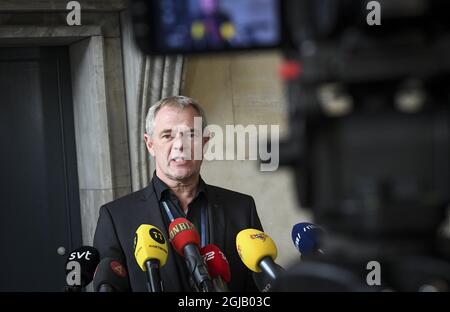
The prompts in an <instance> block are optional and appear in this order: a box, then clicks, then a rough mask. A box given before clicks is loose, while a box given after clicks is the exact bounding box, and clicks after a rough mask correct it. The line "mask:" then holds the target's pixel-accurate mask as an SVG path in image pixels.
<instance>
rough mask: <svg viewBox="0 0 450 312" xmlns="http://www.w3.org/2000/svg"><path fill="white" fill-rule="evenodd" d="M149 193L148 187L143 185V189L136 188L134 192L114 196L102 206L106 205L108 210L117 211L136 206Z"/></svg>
mask: <svg viewBox="0 0 450 312" xmlns="http://www.w3.org/2000/svg"><path fill="white" fill-rule="evenodd" d="M150 193H151V190H149V187H148V186H147V187H144V188H143V189H140V190H137V191H135V192H132V193H129V194H127V195H124V196H121V197H119V198H116V199H114V200H112V201H110V202H108V203H106V204H104V205H103V206H104V207H106V208H107V209H108V210H109V211H110V212H119V211H123V210H124V209H127V211H129V209H130V208H132V207H134V206H136V204H137V203H139V202H141V201H143V200H145V199H146V198H147V197H148V196H149V195H150Z"/></svg>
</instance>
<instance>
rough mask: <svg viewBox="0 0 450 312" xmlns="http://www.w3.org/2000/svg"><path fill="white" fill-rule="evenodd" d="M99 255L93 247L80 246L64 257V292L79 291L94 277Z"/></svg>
mask: <svg viewBox="0 0 450 312" xmlns="http://www.w3.org/2000/svg"><path fill="white" fill-rule="evenodd" d="M99 261H100V256H99V253H98V251H97V249H95V248H94V247H90V246H82V247H80V248H77V249H75V250H73V251H72V252H71V253H70V254H69V256H68V257H67V259H66V263H65V268H66V286H65V287H64V292H80V291H81V288H82V287H85V286H86V285H88V284H89V283H90V282H91V281H92V278H93V277H94V272H95V268H96V267H97V265H98V263H99Z"/></svg>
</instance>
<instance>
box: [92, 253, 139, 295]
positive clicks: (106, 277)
mask: <svg viewBox="0 0 450 312" xmlns="http://www.w3.org/2000/svg"><path fill="white" fill-rule="evenodd" d="M104 284H106V285H108V286H111V287H112V288H113V289H114V291H116V292H125V291H129V290H130V283H129V280H128V273H127V270H126V268H125V267H124V266H123V265H122V263H120V262H119V261H118V260H115V259H113V258H103V259H102V260H101V261H100V263H99V264H98V267H97V270H96V271H95V274H94V290H95V291H99V289H100V286H101V285H104Z"/></svg>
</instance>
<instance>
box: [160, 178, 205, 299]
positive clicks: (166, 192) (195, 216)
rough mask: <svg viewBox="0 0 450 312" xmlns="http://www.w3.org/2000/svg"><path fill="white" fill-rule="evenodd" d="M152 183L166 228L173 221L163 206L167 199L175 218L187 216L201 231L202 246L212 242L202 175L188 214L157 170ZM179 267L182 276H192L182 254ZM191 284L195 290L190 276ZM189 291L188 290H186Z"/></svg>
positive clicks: (198, 230) (178, 263) (179, 258)
mask: <svg viewBox="0 0 450 312" xmlns="http://www.w3.org/2000/svg"><path fill="white" fill-rule="evenodd" d="M152 184H153V188H154V190H155V194H156V197H157V199H158V203H159V207H160V209H161V214H162V215H163V220H164V223H165V226H166V228H167V229H168V228H169V225H170V223H171V220H170V218H169V215H168V214H167V212H166V210H165V209H164V207H163V204H162V202H163V201H165V202H166V204H167V205H168V207H169V209H170V212H171V214H172V216H173V218H174V219H176V218H186V219H188V220H189V221H191V222H192V223H193V224H194V226H195V228H196V230H197V232H198V233H199V235H200V237H201V240H200V247H203V246H204V245H207V244H209V242H210V234H209V222H208V219H209V218H208V211H209V209H208V197H207V193H206V184H205V182H204V181H203V180H202V178H201V177H200V179H199V184H198V187H197V194H196V195H195V197H194V199H193V200H192V201H191V202H190V203H189V204H188V211H187V214H185V213H184V211H183V208H182V206H181V203H180V201H179V200H178V198H177V197H176V195H175V193H174V192H173V191H172V190H171V189H170V188H169V187H168V186H167V184H166V183H164V182H163V181H162V180H161V179H160V178H158V176H157V175H156V172H155V173H154V174H153V178H152ZM202 209H203V213H204V216H205V218H204V221H203V227H202V224H201V223H202V222H201V214H202ZM176 263H177V267H178V271H179V272H180V274H181V276H190V274H189V272H188V269H187V266H186V264H185V263H184V260H183V259H182V257H181V256H177V260H176ZM189 284H190V285H191V291H193V290H195V286H194V282H193V280H192V278H190V281H189ZM186 291H188V290H186Z"/></svg>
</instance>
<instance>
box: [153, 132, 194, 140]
mask: <svg viewBox="0 0 450 312" xmlns="http://www.w3.org/2000/svg"><path fill="white" fill-rule="evenodd" d="M184 135H185V136H186V137H188V138H195V137H197V136H198V135H197V134H196V133H195V132H188V133H185V134H184ZM161 138H162V139H165V140H168V139H171V138H173V136H172V135H170V134H163V135H161Z"/></svg>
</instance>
